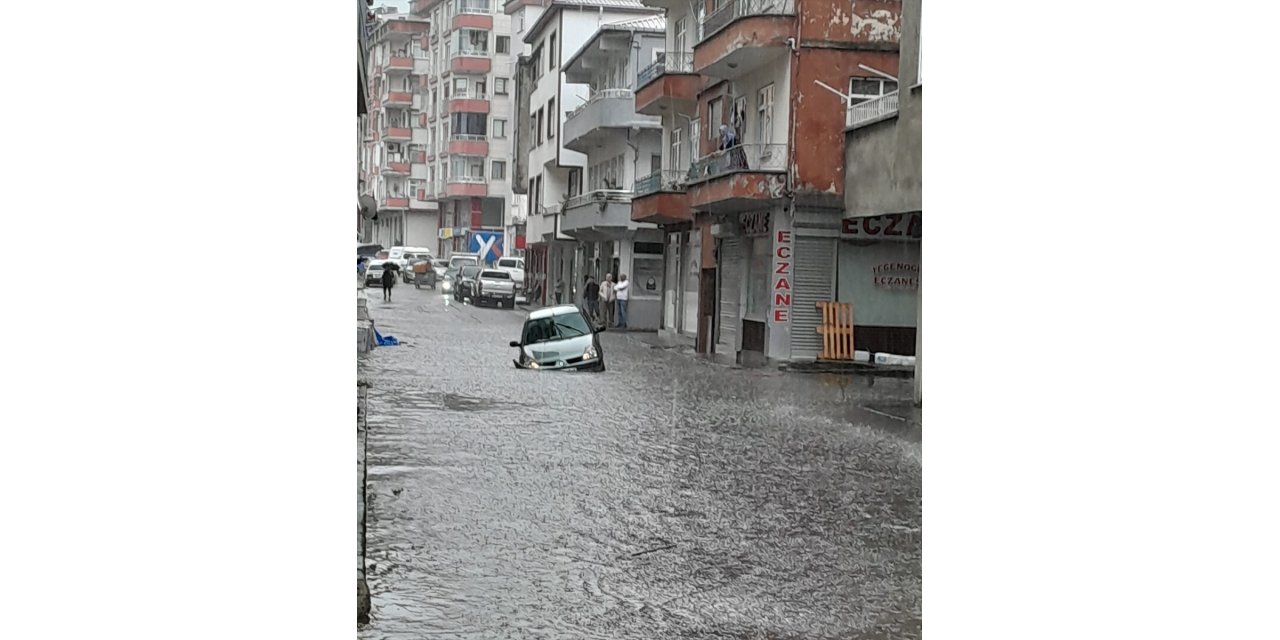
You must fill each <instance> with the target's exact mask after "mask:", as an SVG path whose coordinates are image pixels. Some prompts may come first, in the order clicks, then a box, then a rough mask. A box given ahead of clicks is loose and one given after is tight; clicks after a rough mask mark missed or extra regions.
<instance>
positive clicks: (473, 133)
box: [413, 0, 515, 261]
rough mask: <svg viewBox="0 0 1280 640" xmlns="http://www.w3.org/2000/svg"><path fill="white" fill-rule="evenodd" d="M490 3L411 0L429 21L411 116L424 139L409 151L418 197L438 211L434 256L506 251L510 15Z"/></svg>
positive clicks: (490, 255) (489, 255) (488, 255)
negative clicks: (415, 161)
mask: <svg viewBox="0 0 1280 640" xmlns="http://www.w3.org/2000/svg"><path fill="white" fill-rule="evenodd" d="M494 3H495V0H416V1H415V2H414V3H413V13H414V15H416V16H418V17H419V18H421V19H423V20H426V21H427V22H429V23H430V25H431V27H430V29H428V31H427V32H426V34H424V36H423V37H422V42H421V46H422V47H423V49H424V50H425V51H426V52H427V61H428V62H427V65H426V68H425V69H424V70H423V72H422V75H421V76H420V78H419V82H420V84H419V91H421V105H420V107H419V108H420V115H419V121H420V123H421V125H422V126H423V127H424V128H425V131H426V138H425V140H424V141H423V143H424V144H423V145H422V146H421V148H418V149H415V151H416V152H419V153H420V154H421V157H423V158H424V159H425V162H423V163H422V164H421V165H415V167H414V174H413V178H414V180H415V181H420V183H421V184H422V186H423V190H424V193H425V194H426V195H425V197H426V199H427V200H428V201H430V202H432V203H435V204H436V205H437V206H438V207H439V210H440V212H441V224H440V233H439V237H440V255H441V256H448V255H450V254H452V253H454V252H464V253H465V252H483V253H485V254H486V256H485V257H486V259H487V260H489V261H493V260H496V259H497V258H499V257H501V256H503V255H506V253H507V251H508V249H509V248H510V246H511V244H510V242H509V241H508V238H509V236H510V234H511V229H512V226H513V224H514V222H515V220H514V218H513V216H512V212H511V207H510V203H511V195H512V193H511V133H512V126H511V122H510V121H509V119H508V116H507V115H506V114H507V112H508V111H509V109H510V104H509V103H510V101H511V93H512V89H513V87H512V83H511V65H512V52H511V36H510V33H511V28H510V18H508V17H507V16H506V15H505V14H502V13H499V12H496V11H495V6H494Z"/></svg>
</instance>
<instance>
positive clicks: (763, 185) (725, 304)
mask: <svg viewBox="0 0 1280 640" xmlns="http://www.w3.org/2000/svg"><path fill="white" fill-rule="evenodd" d="M644 4H645V5H646V6H650V7H654V8H659V9H663V10H665V11H666V27H667V29H666V31H667V33H666V46H667V49H666V51H665V52H663V55H661V56H659V57H658V59H656V60H654V61H653V62H652V63H651V64H650V65H649V66H647V67H646V68H644V69H641V70H640V73H639V75H638V78H637V89H636V92H635V109H636V111H637V112H638V113H641V114H646V115H653V116H658V117H660V118H661V120H662V131H663V133H662V139H663V142H662V145H663V149H664V154H663V156H662V160H663V165H662V169H661V171H660V172H653V173H651V174H650V175H648V176H645V177H644V178H643V179H642V180H640V181H639V182H640V184H638V185H637V192H636V194H635V195H634V197H633V200H632V217H633V219H634V220H636V221H638V222H650V223H655V224H658V225H660V226H661V227H662V228H663V229H664V230H665V231H666V233H667V238H666V245H667V251H666V252H665V255H666V265H665V273H666V274H667V277H666V279H665V282H666V286H665V287H664V305H663V329H664V330H665V331H671V332H680V333H685V334H692V335H696V337H697V344H698V348H699V350H700V351H703V352H714V353H721V354H729V355H731V356H732V357H733V358H734V359H735V360H737V361H742V362H759V361H763V360H765V359H772V360H782V361H787V360H812V359H815V358H816V357H817V355H818V353H819V351H820V348H821V335H820V334H819V333H818V332H817V327H818V325H819V323H820V321H821V316H820V312H819V310H818V309H817V307H816V303H817V302H818V301H821V300H834V299H836V263H837V249H838V247H837V243H838V242H839V236H840V229H841V220H842V219H843V215H844V205H845V202H844V190H845V187H846V184H845V177H844V157H843V156H844V135H843V134H844V129H845V124H846V115H845V108H844V101H845V99H846V98H847V94H845V93H844V89H845V88H846V87H851V88H854V89H857V90H859V91H870V85H871V84H876V86H877V87H879V89H878V90H879V91H882V92H887V91H889V90H891V89H892V88H894V87H891V86H890V85H887V84H884V83H885V82H888V81H887V80H886V77H896V74H897V71H898V40H899V27H898V21H899V17H900V14H901V9H900V6H901V3H900V2H865V3H864V2H859V3H857V4H856V5H855V6H852V7H850V6H847V5H839V6H837V5H836V4H834V3H831V2H823V1H819V0H705V2H702V1H699V2H694V3H688V2H678V1H676V0H644ZM882 81H883V82H882Z"/></svg>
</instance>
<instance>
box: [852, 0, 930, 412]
mask: <svg viewBox="0 0 1280 640" xmlns="http://www.w3.org/2000/svg"><path fill="white" fill-rule="evenodd" d="M901 29H902V44H901V59H900V64H899V66H898V75H897V76H895V77H890V78H876V79H872V78H860V79H858V80H856V81H855V82H856V85H855V86H852V87H850V96H849V98H850V100H849V104H848V106H847V107H846V121H845V122H846V131H845V175H844V180H845V189H844V200H845V219H844V221H843V223H842V225H841V241H840V244H839V248H838V250H837V268H836V279H837V287H836V297H837V299H839V300H840V301H842V302H849V303H852V304H853V309H854V318H853V320H854V326H853V332H854V336H853V340H854V345H855V346H856V347H857V348H858V349H861V350H866V351H877V352H878V351H884V352H889V353H897V354H903V355H914V356H916V402H920V361H921V358H920V308H921V305H920V258H921V254H920V240H921V235H920V224H921V214H922V210H923V207H922V202H921V189H920V187H921V164H920V160H921V154H920V114H921V107H922V104H923V99H924V88H923V86H922V82H921V76H920V0H903V3H902V20H901ZM899 79H900V82H899V81H898V80H899Z"/></svg>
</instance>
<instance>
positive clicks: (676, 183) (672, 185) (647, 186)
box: [635, 169, 688, 198]
mask: <svg viewBox="0 0 1280 640" xmlns="http://www.w3.org/2000/svg"><path fill="white" fill-rule="evenodd" d="M687 176H688V172H687V171H679V170H671V169H663V170H662V171H655V172H653V173H651V174H649V175H647V176H645V177H643V178H640V179H639V180H636V189H635V191H636V195H635V197H637V198H639V197H640V196H647V195H649V194H651V193H657V192H659V191H674V192H681V191H684V182H685V179H686V177H687Z"/></svg>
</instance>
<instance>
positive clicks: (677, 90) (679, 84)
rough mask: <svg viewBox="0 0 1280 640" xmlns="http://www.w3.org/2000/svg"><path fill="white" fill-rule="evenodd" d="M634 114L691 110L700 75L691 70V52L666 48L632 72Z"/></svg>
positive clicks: (696, 97)
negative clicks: (655, 59)
mask: <svg viewBox="0 0 1280 640" xmlns="http://www.w3.org/2000/svg"><path fill="white" fill-rule="evenodd" d="M636 87H638V88H637V89H636V100H635V103H636V104H635V109H636V112H637V113H642V114H645V115H650V116H660V115H662V114H663V113H664V112H667V111H681V112H688V111H692V110H693V109H694V108H695V106H696V105H697V102H698V90H699V89H701V88H702V78H700V77H698V76H697V75H696V74H694V73H693V54H692V53H689V52H682V53H676V52H671V51H668V52H667V53H666V55H665V56H664V59H663V60H659V61H657V62H655V63H653V64H651V65H649V66H647V67H645V68H644V69H641V70H640V73H639V74H637V75H636Z"/></svg>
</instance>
